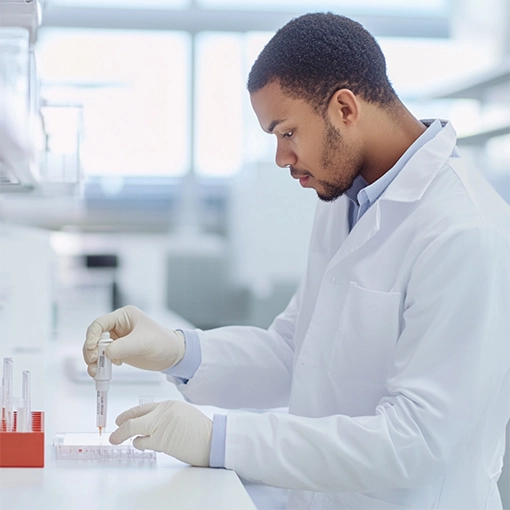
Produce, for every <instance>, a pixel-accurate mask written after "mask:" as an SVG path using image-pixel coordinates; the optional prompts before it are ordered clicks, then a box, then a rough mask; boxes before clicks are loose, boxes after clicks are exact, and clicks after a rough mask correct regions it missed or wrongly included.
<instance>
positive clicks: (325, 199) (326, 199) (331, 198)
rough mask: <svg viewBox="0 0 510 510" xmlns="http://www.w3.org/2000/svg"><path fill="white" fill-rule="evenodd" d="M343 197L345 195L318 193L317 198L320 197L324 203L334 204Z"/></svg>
mask: <svg viewBox="0 0 510 510" xmlns="http://www.w3.org/2000/svg"><path fill="white" fill-rule="evenodd" d="M342 195H343V193H340V194H339V193H335V194H324V193H319V192H318V191H317V196H318V197H319V200H321V201H322V202H334V201H335V200H336V199H337V198H340V197H341V196H342Z"/></svg>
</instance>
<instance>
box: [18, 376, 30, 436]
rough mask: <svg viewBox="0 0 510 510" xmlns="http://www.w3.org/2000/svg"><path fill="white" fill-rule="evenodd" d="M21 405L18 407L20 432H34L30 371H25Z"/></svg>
mask: <svg viewBox="0 0 510 510" xmlns="http://www.w3.org/2000/svg"><path fill="white" fill-rule="evenodd" d="M21 382H22V385H21V392H22V398H21V405H20V406H19V407H18V428H17V430H18V432H31V431H32V409H31V398H30V371H29V370H24V371H23V378H22V381H21Z"/></svg>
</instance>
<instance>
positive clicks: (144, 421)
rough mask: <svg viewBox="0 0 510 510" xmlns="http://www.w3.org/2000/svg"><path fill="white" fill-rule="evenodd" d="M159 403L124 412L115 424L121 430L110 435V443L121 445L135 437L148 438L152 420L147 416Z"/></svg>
mask: <svg viewBox="0 0 510 510" xmlns="http://www.w3.org/2000/svg"><path fill="white" fill-rule="evenodd" d="M156 406H157V403H153V402H151V403H149V404H144V405H142V406H136V407H133V408H132V409H128V410H127V411H124V412H123V413H122V414H120V415H119V416H117V419H116V420H115V423H116V424H117V425H119V428H118V429H117V430H115V431H114V432H112V434H111V435H110V443H112V444H120V443H123V442H124V441H125V440H126V439H129V438H130V437H133V436H148V435H149V434H150V430H151V424H152V420H151V418H150V417H148V416H147V414H149V413H150V412H151V411H152V410H153V409H154V408H155V407H156Z"/></svg>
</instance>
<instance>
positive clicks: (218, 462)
mask: <svg viewBox="0 0 510 510" xmlns="http://www.w3.org/2000/svg"><path fill="white" fill-rule="evenodd" d="M226 441H227V415H226V414H215V415H214V416H213V429H212V437H211V453H210V455H209V466H211V467H212V468H224V467H225V445H226Z"/></svg>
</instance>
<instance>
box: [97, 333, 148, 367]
mask: <svg viewBox="0 0 510 510" xmlns="http://www.w3.org/2000/svg"><path fill="white" fill-rule="evenodd" d="M144 349H145V346H144V342H143V341H142V340H141V338H140V336H139V335H138V334H137V333H131V334H129V335H126V336H124V337H122V338H121V339H120V341H115V342H112V343H111V344H110V345H109V346H108V347H107V348H106V357H107V358H110V359H111V360H112V361H113V362H114V363H115V364H120V363H122V360H124V359H126V358H131V357H132V356H138V355H140V354H143V350H144ZM119 362H120V363H119Z"/></svg>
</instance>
